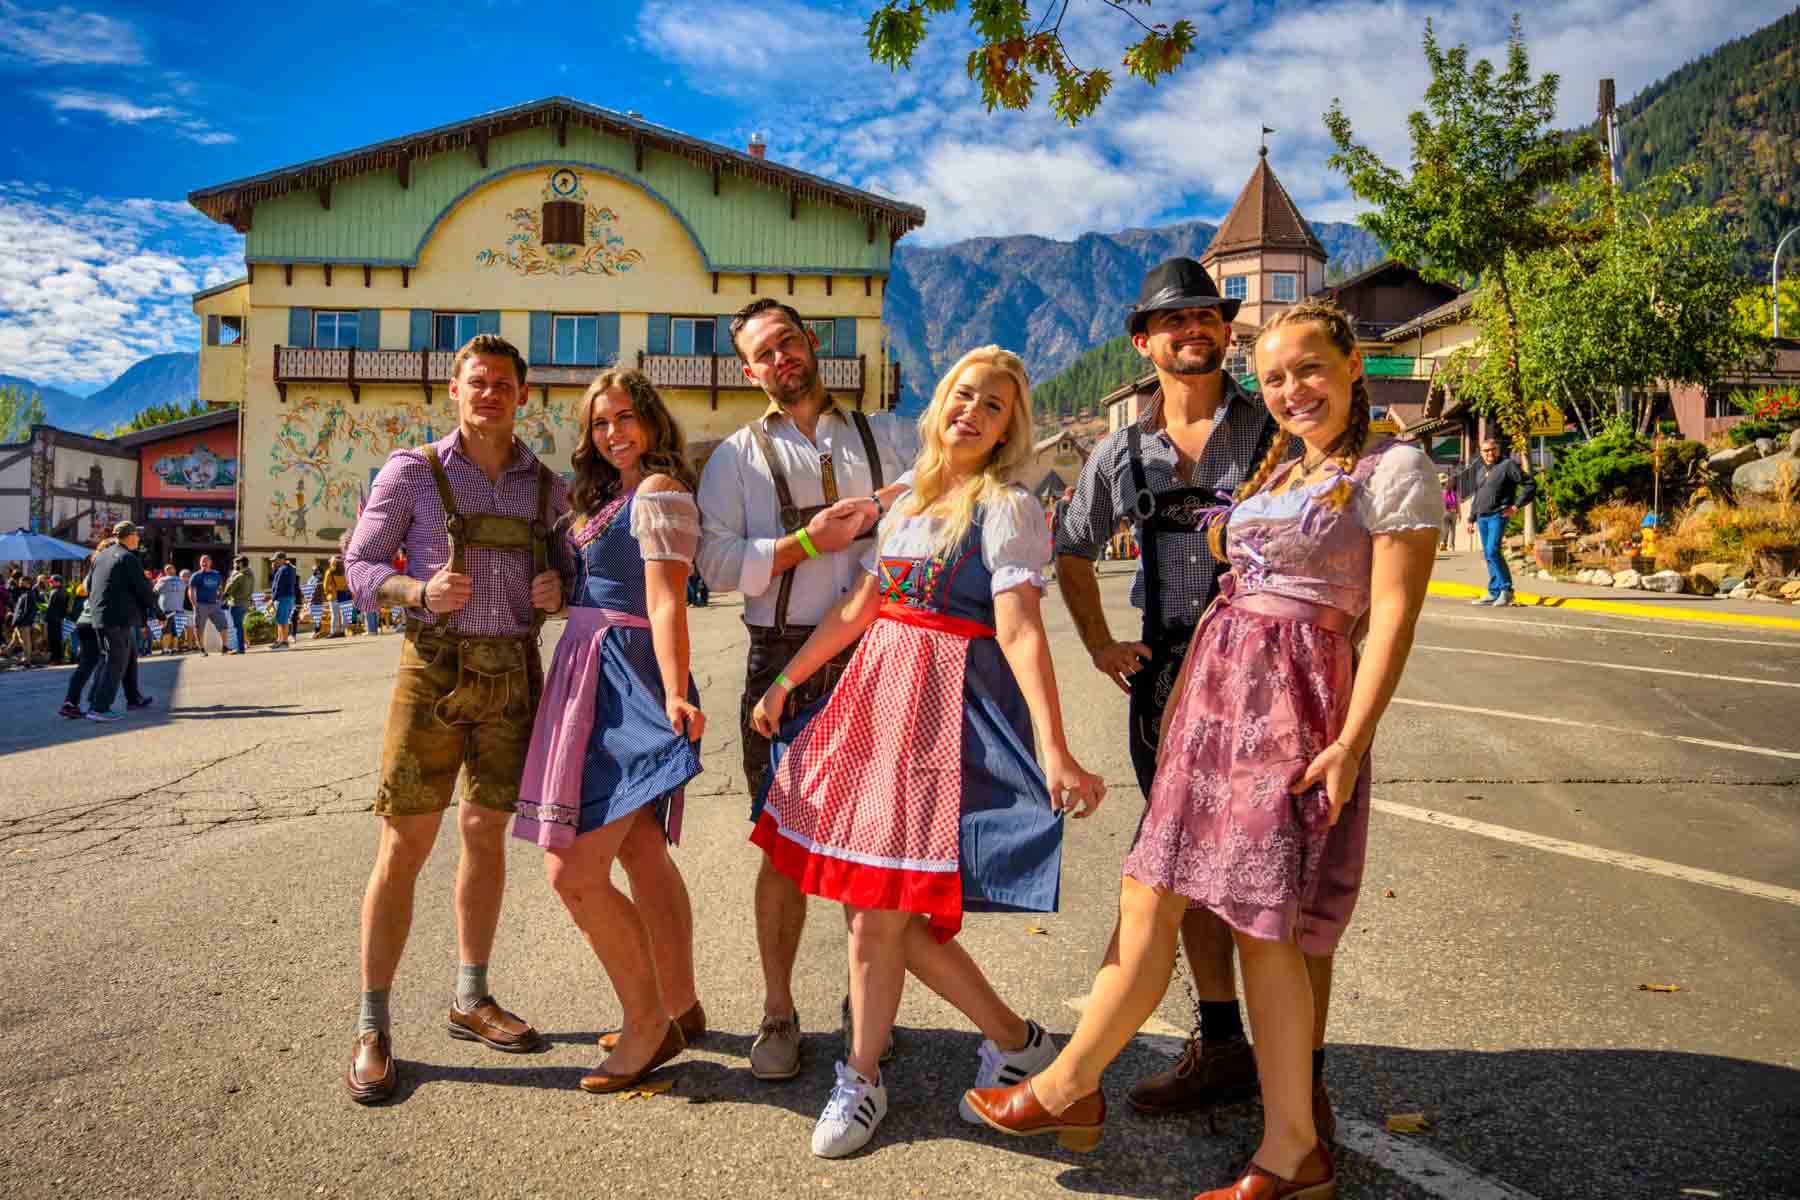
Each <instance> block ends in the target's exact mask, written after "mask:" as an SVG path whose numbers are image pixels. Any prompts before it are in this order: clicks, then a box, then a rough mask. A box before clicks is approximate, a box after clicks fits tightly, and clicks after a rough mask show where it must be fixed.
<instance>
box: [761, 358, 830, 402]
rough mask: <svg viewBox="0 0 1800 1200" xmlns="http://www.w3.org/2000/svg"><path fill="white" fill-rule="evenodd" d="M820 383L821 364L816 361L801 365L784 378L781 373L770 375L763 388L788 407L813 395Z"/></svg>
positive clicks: (775, 399) (775, 400)
mask: <svg viewBox="0 0 1800 1200" xmlns="http://www.w3.org/2000/svg"><path fill="white" fill-rule="evenodd" d="M818 383H819V364H818V363H817V362H816V361H815V362H812V363H809V364H807V365H806V366H804V367H801V368H800V370H799V371H797V372H796V373H795V374H794V375H793V376H792V377H790V378H788V379H783V378H782V377H781V375H780V374H779V373H777V374H775V375H773V376H771V377H770V380H769V382H768V384H766V385H765V386H764V388H763V390H764V391H766V392H767V393H768V394H769V399H771V400H773V401H774V402H775V403H777V404H779V405H781V406H782V407H783V408H786V407H787V406H789V405H790V404H793V403H794V402H795V401H797V400H802V399H805V398H806V397H807V396H810V395H812V391H813V389H814V388H815V387H817V386H818Z"/></svg>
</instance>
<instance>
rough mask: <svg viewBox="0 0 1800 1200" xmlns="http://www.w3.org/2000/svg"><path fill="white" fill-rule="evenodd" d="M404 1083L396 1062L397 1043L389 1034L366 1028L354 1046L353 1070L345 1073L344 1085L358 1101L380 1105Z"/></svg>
mask: <svg viewBox="0 0 1800 1200" xmlns="http://www.w3.org/2000/svg"><path fill="white" fill-rule="evenodd" d="M399 1082H400V1071H399V1068H398V1067H396V1066H395V1065H394V1047H393V1043H391V1042H390V1041H388V1035H387V1034H385V1033H381V1032H380V1031H378V1030H374V1029H365V1030H363V1031H362V1032H361V1033H359V1034H357V1035H356V1044H355V1045H354V1046H352V1047H351V1049H350V1069H349V1070H348V1071H346V1072H344V1087H345V1088H346V1089H347V1090H348V1091H349V1093H350V1098H351V1099H352V1100H354V1101H356V1102H357V1103H358V1104H380V1103H381V1102H382V1101H383V1100H386V1099H388V1098H389V1097H391V1096H392V1095H393V1094H394V1087H395V1085H396V1084H398V1083H399Z"/></svg>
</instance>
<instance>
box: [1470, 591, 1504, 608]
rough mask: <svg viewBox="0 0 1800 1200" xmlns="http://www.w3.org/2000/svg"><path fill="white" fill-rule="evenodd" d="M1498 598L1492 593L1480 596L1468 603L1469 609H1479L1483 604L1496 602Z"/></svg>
mask: <svg viewBox="0 0 1800 1200" xmlns="http://www.w3.org/2000/svg"><path fill="white" fill-rule="evenodd" d="M1499 598H1500V597H1498V596H1496V595H1493V594H1492V593H1489V594H1488V595H1486V596H1482V597H1480V598H1478V599H1475V600H1471V601H1469V607H1471V608H1480V607H1481V606H1482V605H1484V604H1492V603H1493V602H1494V601H1496V600H1498V599H1499Z"/></svg>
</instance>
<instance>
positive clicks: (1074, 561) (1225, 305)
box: [1056, 258, 1275, 1115]
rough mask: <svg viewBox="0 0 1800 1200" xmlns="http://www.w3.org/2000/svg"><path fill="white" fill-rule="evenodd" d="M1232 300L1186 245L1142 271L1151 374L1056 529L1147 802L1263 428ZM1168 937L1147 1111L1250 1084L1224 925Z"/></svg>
mask: <svg viewBox="0 0 1800 1200" xmlns="http://www.w3.org/2000/svg"><path fill="white" fill-rule="evenodd" d="M1237 311H1238V301H1236V300H1233V299H1229V298H1227V297H1224V296H1221V295H1220V294H1219V290H1218V288H1217V286H1215V284H1214V283H1213V280H1212V277H1211V276H1210V275H1208V274H1207V273H1206V270H1205V268H1203V267H1202V266H1201V265H1200V264H1199V263H1197V262H1195V261H1194V260H1193V259H1191V258H1172V259H1169V260H1168V261H1167V262H1164V263H1161V264H1159V265H1158V266H1156V267H1155V268H1153V269H1152V270H1151V271H1150V272H1149V274H1147V275H1146V276H1145V277H1144V280H1143V285H1142V287H1141V288H1140V289H1139V291H1138V300H1137V303H1136V304H1135V305H1134V306H1133V307H1132V308H1131V309H1130V311H1129V312H1128V314H1127V315H1126V318H1125V329H1126V332H1127V333H1129V334H1130V335H1131V343H1132V346H1133V347H1134V348H1135V349H1136V350H1137V352H1138V353H1139V354H1140V355H1142V356H1143V357H1144V358H1145V359H1147V360H1148V361H1149V362H1150V364H1151V365H1152V366H1154V367H1155V369H1156V388H1155V390H1153V391H1152V392H1151V393H1150V394H1149V395H1148V396H1147V397H1146V398H1145V400H1144V403H1143V406H1142V414H1143V415H1142V416H1141V417H1140V418H1139V419H1138V420H1137V421H1136V422H1135V423H1133V424H1131V425H1129V426H1126V427H1125V428H1123V429H1120V430H1118V431H1117V432H1115V433H1112V434H1110V435H1108V436H1107V437H1106V438H1105V439H1104V440H1103V441H1101V443H1100V444H1099V445H1098V446H1097V447H1095V449H1094V453H1093V454H1092V456H1090V457H1089V459H1088V461H1087V463H1086V465H1085V466H1084V467H1083V468H1082V471H1081V477H1080V480H1079V481H1078V482H1077V484H1076V488H1075V496H1074V499H1073V500H1071V501H1070V503H1069V507H1068V511H1067V512H1066V513H1065V514H1064V515H1063V520H1062V521H1061V523H1060V525H1059V528H1058V531H1057V539H1056V566H1057V575H1058V578H1059V579H1060V581H1061V585H1062V586H1061V590H1062V594H1063V600H1064V602H1065V603H1067V604H1068V606H1069V614H1070V616H1071V617H1072V618H1073V619H1074V624H1075V628H1076V631H1077V633H1079V635H1080V637H1081V641H1082V644H1083V645H1084V646H1085V647H1086V648H1087V652H1088V654H1089V656H1090V657H1091V658H1092V660H1093V663H1094V668H1095V669H1096V670H1098V671H1099V672H1100V673H1101V674H1102V675H1105V676H1106V677H1107V678H1108V679H1110V680H1112V682H1113V683H1114V684H1115V685H1116V686H1117V687H1118V688H1119V689H1120V690H1121V691H1123V692H1125V693H1126V694H1127V695H1129V696H1130V707H1129V713H1130V715H1129V718H1128V727H1127V735H1128V738H1129V742H1130V747H1131V763H1132V767H1133V768H1134V770H1135V772H1136V775H1137V782H1138V787H1139V789H1141V790H1142V791H1143V793H1144V796H1145V798H1146V800H1148V797H1149V795H1150V783H1151V780H1152V778H1153V777H1154V776H1155V774H1156V756H1157V743H1158V731H1159V728H1160V725H1161V722H1162V715H1163V708H1164V706H1165V705H1166V704H1167V703H1168V700H1169V695H1170V692H1171V691H1172V690H1173V688H1174V685H1175V678H1176V676H1177V675H1178V674H1179V672H1180V670H1181V663H1182V659H1183V657H1184V656H1185V655H1186V653H1187V647H1188V643H1189V641H1190V640H1191V638H1192V636H1193V632H1194V627H1195V626H1196V625H1197V624H1198V623H1199V621H1200V616H1201V614H1202V613H1204V612H1205V611H1206V608H1207V606H1208V605H1209V604H1211V603H1212V601H1213V598H1214V597H1215V596H1216V595H1217V594H1218V589H1219V584H1218V580H1219V576H1220V574H1221V573H1222V572H1223V571H1224V570H1225V567H1224V564H1222V563H1221V562H1220V561H1219V560H1218V559H1216V558H1215V557H1214V556H1213V553H1212V549H1211V547H1210V546H1209V545H1208V539H1207V521H1208V519H1209V515H1210V514H1211V513H1212V512H1214V511H1217V510H1218V508H1219V506H1221V505H1225V504H1228V503H1229V502H1230V499H1231V494H1232V492H1233V491H1234V490H1235V489H1236V488H1237V487H1238V485H1239V484H1241V483H1243V482H1244V480H1246V479H1247V478H1249V477H1250V475H1251V473H1252V472H1253V471H1254V470H1255V469H1256V465H1257V463H1258V462H1259V461H1260V460H1261V459H1262V457H1263V455H1264V454H1265V453H1267V450H1268V446H1269V444H1270V442H1271V440H1272V439H1273V436H1274V432H1275V422H1274V420H1273V419H1272V418H1271V417H1270V416H1269V413H1268V410H1267V409H1266V408H1265V407H1264V406H1263V404H1262V403H1261V402H1260V401H1258V400H1257V399H1255V398H1254V397H1252V396H1251V395H1250V394H1249V393H1247V392H1246V391H1245V390H1244V388H1243V386H1242V385H1241V384H1239V383H1238V381H1237V380H1236V379H1234V378H1232V377H1231V376H1230V375H1229V374H1228V373H1226V372H1225V371H1224V370H1222V369H1221V368H1222V367H1223V365H1224V362H1225V355H1226V353H1227V352H1228V351H1229V350H1230V348H1231V340H1232V327H1231V322H1232V319H1233V318H1235V317H1236V316H1237ZM1121 518H1123V519H1124V520H1125V521H1126V522H1127V523H1128V526H1129V530H1130V533H1131V534H1132V535H1133V537H1134V539H1135V541H1136V543H1137V545H1138V547H1139V550H1140V555H1141V557H1140V558H1139V560H1138V570H1137V574H1136V576H1135V578H1133V580H1132V584H1131V603H1132V605H1133V606H1134V607H1135V608H1137V609H1138V610H1139V611H1140V612H1141V613H1142V614H1143V627H1142V630H1141V631H1140V634H1139V637H1138V639H1137V640H1136V641H1129V640H1128V641H1121V640H1118V639H1117V638H1115V637H1114V635H1113V631H1112V629H1111V628H1110V627H1109V625H1108V623H1107V619H1106V613H1105V610H1104V609H1103V607H1102V605H1101V601H1100V586H1099V581H1098V579H1097V578H1096V574H1095V569H1094V560H1095V559H1097V558H1099V557H1100V552H1101V549H1102V548H1103V547H1104V546H1105V545H1106V544H1107V542H1108V541H1109V540H1110V539H1111V538H1112V537H1113V535H1114V533H1115V531H1116V530H1117V528H1118V525H1119V522H1120V519H1121ZM1127 636H1129V635H1127ZM1114 937H1115V940H1116V938H1117V930H1116V928H1115V932H1114ZM1182 944H1183V946H1184V947H1185V949H1186V951H1187V960H1188V965H1189V967H1190V969H1191V970H1192V971H1193V973H1194V986H1195V994H1196V996H1197V997H1198V999H1199V1007H1200V1012H1199V1018H1200V1019H1199V1035H1198V1037H1196V1038H1193V1039H1190V1041H1189V1042H1188V1045H1187V1047H1186V1049H1185V1050H1184V1051H1183V1053H1182V1055H1181V1058H1180V1059H1178V1060H1177V1062H1176V1063H1175V1065H1173V1066H1172V1067H1170V1068H1169V1069H1167V1070H1165V1071H1162V1072H1160V1073H1158V1074H1155V1075H1152V1076H1150V1077H1149V1078H1147V1079H1144V1080H1141V1081H1139V1082H1138V1083H1137V1084H1136V1085H1135V1086H1134V1087H1133V1088H1132V1089H1131V1091H1130V1093H1129V1099H1130V1101H1131V1104H1132V1106H1133V1107H1134V1108H1136V1109H1138V1110H1139V1111H1140V1112H1144V1113H1148V1114H1153V1115H1161V1114H1173V1113H1182V1112H1194V1111H1200V1110H1205V1109H1210V1108H1212V1107H1214V1106H1217V1105H1220V1104H1229V1103H1234V1102H1236V1101H1239V1100H1247V1099H1250V1098H1251V1097H1253V1096H1255V1095H1256V1094H1257V1077H1256V1060H1255V1058H1254V1056H1253V1055H1252V1054H1251V1051H1250V1043H1249V1041H1248V1040H1247V1039H1246V1038H1245V1036H1244V1025H1243V1015H1242V1012H1241V1010H1240V1009H1239V1007H1238V1002H1237V985H1236V980H1235V978H1234V977H1233V974H1232V941H1231V931H1230V930H1229V929H1228V928H1227V927H1226V925H1225V923H1224V922H1223V921H1221V920H1220V919H1219V918H1218V917H1216V916H1214V915H1213V914H1212V913H1211V912H1209V911H1207V910H1206V909H1203V908H1194V909H1192V910H1190V911H1189V912H1188V914H1187V917H1186V919H1185V920H1184V921H1183V922H1182Z"/></svg>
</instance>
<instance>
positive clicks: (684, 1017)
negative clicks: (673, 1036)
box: [599, 1000, 706, 1054]
mask: <svg viewBox="0 0 1800 1200" xmlns="http://www.w3.org/2000/svg"><path fill="white" fill-rule="evenodd" d="M675 1024H677V1025H679V1026H681V1036H682V1037H684V1038H686V1039H687V1044H688V1045H690V1046H691V1045H693V1044H694V1043H695V1042H697V1041H699V1040H700V1039H701V1038H703V1037H705V1036H706V1010H705V1009H704V1008H701V1007H700V1002H699V1001H698V1000H696V1001H694V1007H692V1008H690V1009H688V1010H687V1011H686V1012H684V1013H682V1014H681V1015H680V1016H679V1017H676V1018H675ZM599 1042H600V1048H601V1049H602V1050H604V1051H606V1052H607V1053H608V1054H611V1053H612V1052H613V1051H614V1050H615V1049H616V1048H617V1047H618V1045H619V1031H618V1030H616V1029H615V1030H613V1031H612V1032H611V1033H603V1034H601V1035H600V1038H599Z"/></svg>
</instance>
